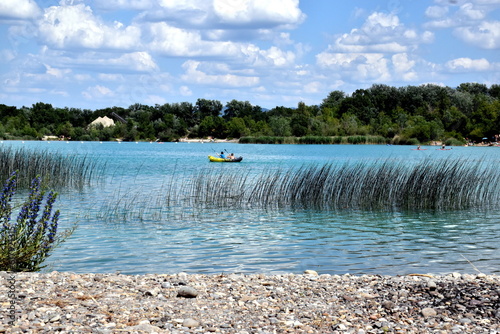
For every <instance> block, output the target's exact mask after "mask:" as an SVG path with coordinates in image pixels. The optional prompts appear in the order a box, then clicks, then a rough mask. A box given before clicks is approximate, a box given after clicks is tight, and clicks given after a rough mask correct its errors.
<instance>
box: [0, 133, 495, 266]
mask: <svg viewBox="0 0 500 334" xmlns="http://www.w3.org/2000/svg"><path fill="white" fill-rule="evenodd" d="M1 145H4V146H12V147H18V146H24V147H27V148H33V149H37V150H44V149H46V150H51V151H56V152H61V153H64V154H66V153H67V154H80V155H82V156H87V157H90V158H92V159H99V161H101V162H102V163H105V165H106V166H105V169H104V172H105V174H104V175H105V177H104V179H103V180H101V182H99V183H97V184H94V185H92V187H88V188H86V189H84V190H83V191H72V190H61V191H60V198H59V200H58V202H57V203H56V207H57V208H59V209H61V212H62V214H61V216H62V223H61V224H62V225H63V226H69V225H70V224H71V223H73V222H76V223H77V224H78V228H77V230H76V232H75V233H74V234H73V235H72V237H71V238H70V239H69V240H68V241H67V242H65V243H64V244H62V245H61V246H60V247H59V248H58V249H57V250H56V251H55V252H54V254H53V255H52V256H51V257H50V258H49V260H48V262H47V264H48V265H49V267H48V269H47V270H59V271H72V272H78V273H85V272H102V273H106V272H117V271H120V272H122V273H125V274H143V273H176V272H180V271H184V272H188V273H230V272H237V273H255V272H262V273H269V274H277V273H285V272H294V273H300V272H302V271H303V270H306V269H313V270H316V271H318V272H319V273H329V274H344V273H351V274H389V275H396V274H408V273H434V274H444V273H449V272H453V271H459V272H462V273H475V272H478V271H481V272H483V273H487V274H490V273H496V274H499V273H500V251H499V243H498V239H499V238H500V224H499V221H500V219H499V218H500V210H497V209H489V210H484V209H482V210H478V209H470V210H461V211H451V212H397V211H396V212H370V211H360V210H354V209H345V210H336V211H318V210H286V209H280V210H269V209H268V210H264V209H255V208H254V209H252V208H233V207H226V208H224V209H222V210H217V209H213V208H211V209H210V208H204V209H202V208H196V207H192V206H190V205H189V202H188V201H187V202H186V201H177V200H176V199H178V198H177V197H179V198H180V197H183V196H186V194H184V193H182V191H180V190H179V189H181V188H182V185H184V184H187V183H189V182H191V180H192V179H193V175H200V174H204V173H206V174H207V175H208V174H210V173H214V172H215V173H222V172H224V173H230V174H231V173H232V174H231V175H241V176H242V177H248V176H249V175H250V176H252V175H259V174H261V173H264V172H267V171H269V170H273V169H288V168H290V167H300V166H303V165H304V164H320V165H321V164H324V163H345V162H356V161H377V160H387V159H394V160H395V161H405V162H407V163H415V162H418V161H421V160H422V159H469V160H470V159H472V160H474V159H478V160H479V159H482V160H486V161H491V162H492V163H498V161H500V148H497V147H484V148H482V147H454V148H453V149H452V150H450V151H439V150H436V148H435V147H427V150H426V151H414V150H412V148H414V147H409V146H379V145H377V146H375V145H362V146H351V145H241V144H231V143H227V144H207V143H205V144H201V143H177V144H176V143H164V144H158V143H115V142H104V143H99V142H83V143H80V142H69V143H66V142H24V143H23V142H20V141H19V142H3V143H1ZM222 150H227V151H229V152H234V153H235V154H236V155H237V156H239V155H241V156H243V157H244V160H243V162H241V163H234V164H221V163H210V162H209V161H208V159H207V155H209V154H212V155H213V154H214V152H215V151H218V152H220V151H222ZM226 182H227V180H223V179H221V180H220V186H221V187H229V186H231V184H227V183H226ZM232 182H234V179H232ZM168 194H174V195H172V196H171V198H169V199H168V201H167V200H166V197H167V195H168ZM188 195H189V194H188ZM174 197H175V198H174Z"/></svg>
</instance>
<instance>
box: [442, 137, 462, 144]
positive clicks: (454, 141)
mask: <svg viewBox="0 0 500 334" xmlns="http://www.w3.org/2000/svg"><path fill="white" fill-rule="evenodd" d="M444 144H445V145H446V146H464V145H465V142H464V141H461V140H459V139H456V138H448V139H446V140H445V141H444Z"/></svg>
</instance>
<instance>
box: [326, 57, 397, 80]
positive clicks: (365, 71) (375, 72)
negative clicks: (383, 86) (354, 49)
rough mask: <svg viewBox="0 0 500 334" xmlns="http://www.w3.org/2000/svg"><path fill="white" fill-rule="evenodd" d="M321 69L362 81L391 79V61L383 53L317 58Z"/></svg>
mask: <svg viewBox="0 0 500 334" xmlns="http://www.w3.org/2000/svg"><path fill="white" fill-rule="evenodd" d="M316 60H317V63H318V65H319V66H320V67H324V68H328V69H330V70H333V71H341V72H342V73H343V74H344V75H347V76H349V77H351V78H354V79H356V80H361V81H367V80H376V81H387V80H388V79H389V78H390V73H389V68H388V65H389V61H388V60H387V59H386V58H385V57H384V54H382V53H328V52H323V53H320V54H318V55H317V56H316Z"/></svg>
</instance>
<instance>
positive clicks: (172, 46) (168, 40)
mask: <svg viewBox="0 0 500 334" xmlns="http://www.w3.org/2000/svg"><path fill="white" fill-rule="evenodd" d="M148 33H149V35H150V36H151V42H150V43H149V45H148V47H149V48H150V49H151V50H153V51H155V52H158V53H160V54H163V55H166V56H176V57H179V56H184V57H195V56H215V55H217V56H221V55H227V56H231V55H235V54H236V53H238V45H237V44H236V43H232V42H214V41H205V40H202V38H201V35H200V33H199V32H198V31H195V30H185V29H180V28H177V27H173V26H170V25H168V24H167V23H165V22H158V23H152V24H150V25H148Z"/></svg>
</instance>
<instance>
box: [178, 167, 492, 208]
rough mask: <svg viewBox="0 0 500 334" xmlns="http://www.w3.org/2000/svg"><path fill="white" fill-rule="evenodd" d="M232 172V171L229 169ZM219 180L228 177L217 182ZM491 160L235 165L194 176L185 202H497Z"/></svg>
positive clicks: (454, 205) (275, 204)
mask: <svg viewBox="0 0 500 334" xmlns="http://www.w3.org/2000/svg"><path fill="white" fill-rule="evenodd" d="M233 173H234V174H233ZM220 180H225V181H228V182H227V183H226V182H224V184H230V185H231V186H230V187H228V186H224V187H221V186H220V183H221V182H220ZM499 184H500V173H498V167H497V165H496V164H494V163H488V164H485V163H484V162H482V161H469V160H451V159H450V160H438V161H436V160H432V159H426V160H423V161H421V162H418V163H416V164H413V165H409V164H408V163H407V162H406V161H399V162H398V161H392V160H390V159H388V160H386V161H377V162H375V163H368V162H358V163H350V162H348V163H345V164H342V165H333V164H325V165H323V166H315V165H309V166H303V167H301V168H296V169H289V170H274V171H267V172H264V173H263V174H260V175H257V176H254V177H249V175H245V176H244V177H242V175H241V172H240V171H229V172H227V171H224V172H223V171H219V172H218V173H214V172H212V173H208V174H207V173H205V172H204V173H200V174H199V175H197V176H196V177H194V181H193V182H192V183H191V189H190V190H189V191H187V192H188V193H190V194H191V196H190V203H189V204H190V205H193V206H196V207H200V206H205V205H210V206H213V207H230V208H237V207H261V208H291V209H298V208H301V209H302V208H303V209H322V210H335V209H342V208H356V209H367V210H387V209H390V210H420V209H433V210H454V209H467V208H471V207H489V206H495V205H498V203H499V202H498V200H499V193H498V191H497V187H498V185H499Z"/></svg>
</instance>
